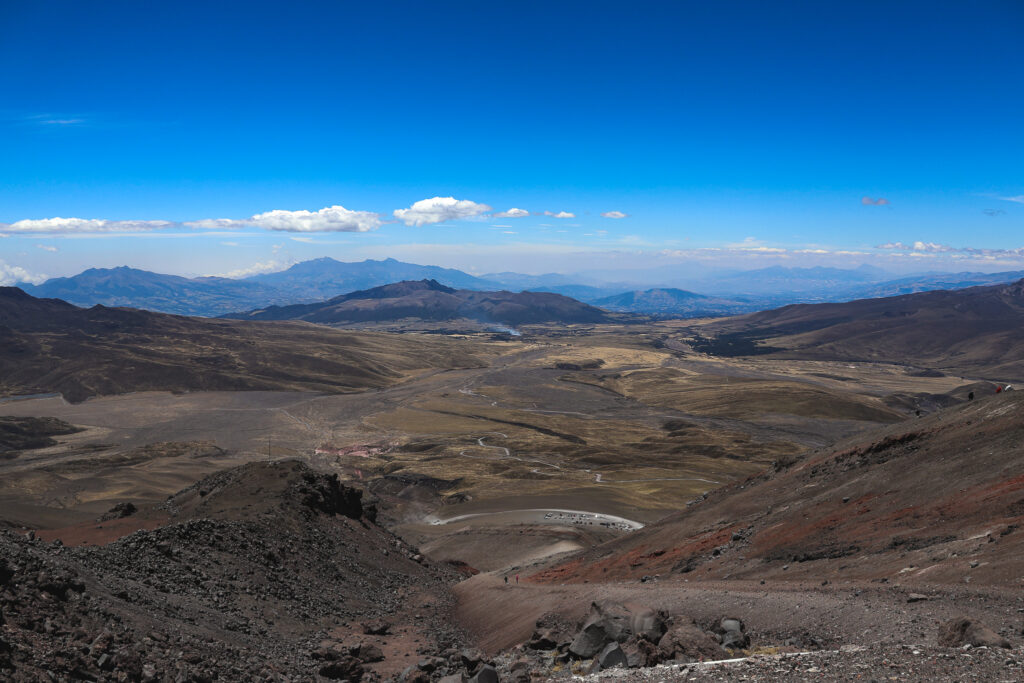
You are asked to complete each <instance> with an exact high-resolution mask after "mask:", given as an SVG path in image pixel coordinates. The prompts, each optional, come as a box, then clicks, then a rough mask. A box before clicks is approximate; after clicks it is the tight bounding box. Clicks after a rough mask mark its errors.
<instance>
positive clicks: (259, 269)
mask: <svg viewBox="0 0 1024 683" xmlns="http://www.w3.org/2000/svg"><path fill="white" fill-rule="evenodd" d="M289 265H291V264H289V263H282V262H281V261H263V262H260V263H254V264H252V265H251V266H246V267H245V268H237V269H235V270H229V271H228V272H226V273H218V274H217V275H215V276H214V277H230V278H235V279H237V278H242V277H249V276H250V275H259V274H260V273H273V272H274V271H278V270H284V269H285V268H287V267H288V266H289Z"/></svg>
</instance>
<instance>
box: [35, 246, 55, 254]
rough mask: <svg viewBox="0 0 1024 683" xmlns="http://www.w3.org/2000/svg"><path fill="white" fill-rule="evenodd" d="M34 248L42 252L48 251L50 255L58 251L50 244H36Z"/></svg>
mask: <svg viewBox="0 0 1024 683" xmlns="http://www.w3.org/2000/svg"><path fill="white" fill-rule="evenodd" d="M36 248H37V249H42V250H43V251H48V252H50V253H56V252H57V251H58V249H57V247H55V246H53V245H52V244H37V245H36Z"/></svg>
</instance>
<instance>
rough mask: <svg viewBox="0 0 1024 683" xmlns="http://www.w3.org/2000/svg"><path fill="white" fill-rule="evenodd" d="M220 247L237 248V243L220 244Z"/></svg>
mask: <svg viewBox="0 0 1024 683" xmlns="http://www.w3.org/2000/svg"><path fill="white" fill-rule="evenodd" d="M221 245H222V246H225V247H237V246H238V242H221Z"/></svg>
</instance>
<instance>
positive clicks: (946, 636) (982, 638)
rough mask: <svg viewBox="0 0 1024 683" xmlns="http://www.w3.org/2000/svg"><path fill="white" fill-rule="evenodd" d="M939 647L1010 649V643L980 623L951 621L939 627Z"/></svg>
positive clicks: (963, 620) (964, 620)
mask: <svg viewBox="0 0 1024 683" xmlns="http://www.w3.org/2000/svg"><path fill="white" fill-rule="evenodd" d="M939 645H941V646H942V647H960V646H961V645H973V646H974V647H1002V648H1006V649H1010V648H1011V647H1012V646H1011V645H1010V641H1008V640H1007V639H1006V638H1004V637H1002V636H1001V635H999V634H998V633H996V632H995V631H993V630H992V629H990V628H989V627H988V626H986V625H985V624H983V623H981V622H980V621H975V620H972V619H963V618H961V619H953V620H951V621H947V622H946V623H944V624H942V626H940V627H939Z"/></svg>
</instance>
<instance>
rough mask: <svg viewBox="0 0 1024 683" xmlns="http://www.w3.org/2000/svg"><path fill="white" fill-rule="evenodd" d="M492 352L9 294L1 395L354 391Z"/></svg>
mask: <svg viewBox="0 0 1024 683" xmlns="http://www.w3.org/2000/svg"><path fill="white" fill-rule="evenodd" d="M482 354H486V352H485V351H484V350H483V349H482V347H479V346H476V345H473V344H472V343H471V342H466V341H454V340H448V339H442V338H423V337H415V336H397V335H383V334H373V333H366V332H344V331H338V330H332V329H329V328H324V327H319V326H313V325H309V324H305V323H258V322H240V321H234V320H211V319H208V318H187V317H183V316H175V315H167V314H163V313H151V312H149V311H139V310H135V309H128V308H106V307H104V306H94V307H92V308H89V309H82V308H77V307H75V306H72V305H71V304H68V303H66V302H63V301H60V300H59V299H36V298H34V297H32V296H29V295H28V294H25V293H24V292H22V291H21V290H20V289H17V288H15V287H0V396H4V395H18V394H35V393H49V392H59V393H62V394H63V395H64V397H65V398H66V399H68V400H69V401H81V400H84V399H86V398H88V397H90V396H99V395H109V394H119V393H124V392H129V391H147V390H155V391H201V390H228V391H238V390H256V389H262V390H273V389H284V390H305V391H323V392H345V391H354V390H359V389H367V388H378V387H385V386H390V385H393V384H395V383H397V382H400V381H402V380H403V379H405V378H406V377H408V376H409V375H411V374H414V373H417V372H422V371H424V370H430V369H436V368H441V369H446V368H457V367H476V366H479V365H482V364H483V355H482Z"/></svg>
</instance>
